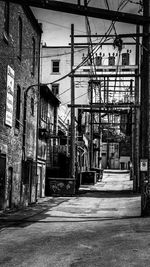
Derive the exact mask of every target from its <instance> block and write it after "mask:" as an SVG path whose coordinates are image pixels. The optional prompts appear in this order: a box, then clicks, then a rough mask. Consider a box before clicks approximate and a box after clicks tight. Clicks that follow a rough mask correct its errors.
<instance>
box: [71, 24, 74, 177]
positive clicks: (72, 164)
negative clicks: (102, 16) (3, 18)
mask: <svg viewBox="0 0 150 267" xmlns="http://www.w3.org/2000/svg"><path fill="white" fill-rule="evenodd" d="M74 104H75V93H74V24H71V140H70V176H71V178H73V179H75V108H74Z"/></svg>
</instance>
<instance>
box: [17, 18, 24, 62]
mask: <svg viewBox="0 0 150 267" xmlns="http://www.w3.org/2000/svg"><path fill="white" fill-rule="evenodd" d="M22 32H23V23H22V18H21V17H20V16H19V18H18V58H19V59H20V60H21V58H22V37H23V34H22Z"/></svg>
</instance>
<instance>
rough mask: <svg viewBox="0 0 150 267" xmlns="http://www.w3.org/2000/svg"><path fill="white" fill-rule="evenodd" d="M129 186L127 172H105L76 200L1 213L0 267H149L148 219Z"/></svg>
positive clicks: (59, 199) (57, 199) (52, 201)
mask: <svg viewBox="0 0 150 267" xmlns="http://www.w3.org/2000/svg"><path fill="white" fill-rule="evenodd" d="M115 184H116V185H117V186H118V188H119V190H120V188H121V186H123V189H124V191H122V189H121V191H119V190H117V191H116V190H112V189H113V187H115ZM119 184H120V185H119ZM125 184H126V186H125ZM129 185H130V187H132V181H130V179H129V174H127V173H126V174H125V173H122V174H120V173H118V174H115V173H112V174H111V173H105V174H104V177H103V181H102V182H99V183H97V184H96V185H94V186H86V187H85V186H84V187H81V190H80V193H79V195H77V196H74V197H49V198H45V199H43V200H41V201H39V203H38V204H37V205H33V206H30V207H28V208H26V209H24V210H20V211H14V212H7V213H4V214H1V217H0V218H1V232H0V240H1V242H0V266H4V267H5V266H36V267H37V266H39V267H41V266H52V267H53V266H58V267H61V266H62V267H69V266H77V267H78V266H79V267H80V266H84V267H86V266H91V267H92V266H108V267H110V266H112V267H115V266H118V267H120V266H126V267H129V266H136V267H137V266H139V267H143V266H145V267H147V266H149V262H150V241H149V240H150V238H149V237H150V236H149V232H150V218H141V217H140V214H141V207H140V205H141V199H140V196H138V195H134V194H133V193H132V191H129ZM104 187H105V189H106V188H107V191H104ZM101 188H103V190H101ZM108 188H109V189H110V190H108Z"/></svg>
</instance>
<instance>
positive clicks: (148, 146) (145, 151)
mask: <svg viewBox="0 0 150 267" xmlns="http://www.w3.org/2000/svg"><path fill="white" fill-rule="evenodd" d="M143 15H144V16H148V17H149V16H150V2H149V0H144V1H143ZM149 32H150V24H149V23H145V24H144V25H143V33H144V36H143V57H142V66H141V142H140V144H141V155H140V157H141V159H145V160H147V161H148V169H147V170H146V171H145V172H143V171H141V172H140V178H141V180H140V188H141V189H142V193H143V189H144V184H145V180H146V179H147V178H148V183H150V36H149ZM146 34H147V36H146ZM143 196H144V194H142V199H143ZM147 211H148V209H147V206H146V207H145V206H143V201H142V214H146V213H147Z"/></svg>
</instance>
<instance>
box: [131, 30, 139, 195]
mask: <svg viewBox="0 0 150 267" xmlns="http://www.w3.org/2000/svg"><path fill="white" fill-rule="evenodd" d="M136 32H137V34H139V33H140V27H139V25H137V26H136ZM139 45H140V42H139V37H137V38H136V58H135V64H136V65H137V66H138V68H137V69H136V70H135V74H136V75H137V77H136V78H135V105H139V103H140V92H139V90H140V85H139V77H138V74H139V71H140V62H139V58H140V50H139ZM134 122H135V126H134V148H133V150H134V162H133V174H132V175H133V190H134V192H139V191H140V167H139V160H140V155H139V151H140V109H139V108H137V107H136V108H135V116H134Z"/></svg>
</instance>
